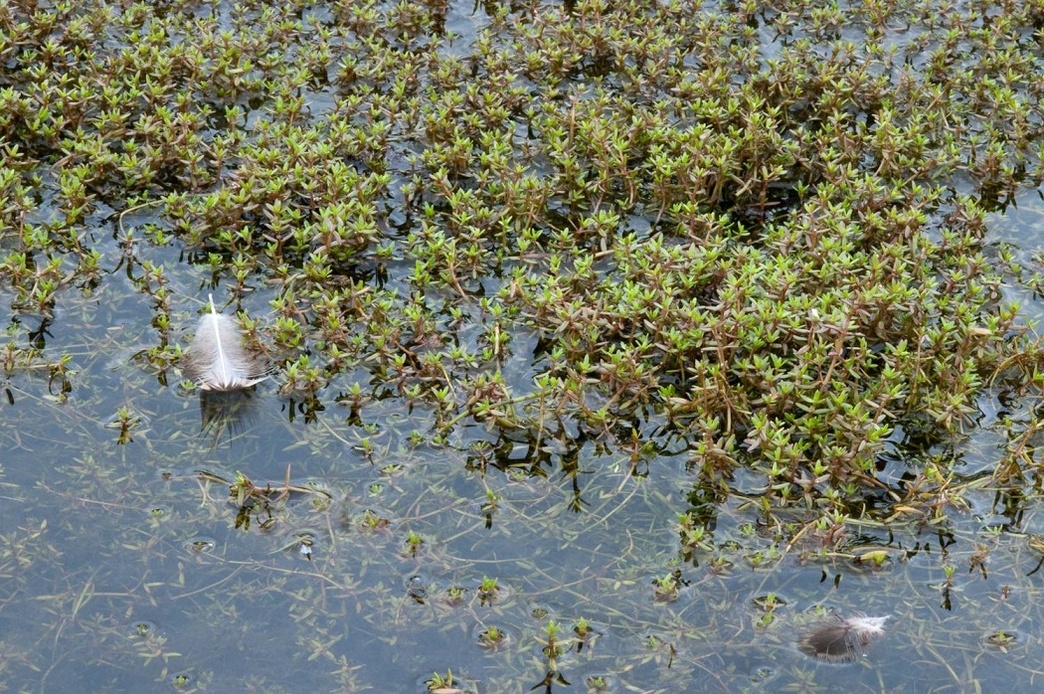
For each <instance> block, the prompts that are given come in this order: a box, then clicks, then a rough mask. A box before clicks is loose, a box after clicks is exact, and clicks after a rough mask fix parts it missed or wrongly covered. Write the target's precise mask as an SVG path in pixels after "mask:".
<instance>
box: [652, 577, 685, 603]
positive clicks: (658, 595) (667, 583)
mask: <svg viewBox="0 0 1044 694" xmlns="http://www.w3.org/2000/svg"><path fill="white" fill-rule="evenodd" d="M682 585H683V581H682V577H681V570H680V569H675V570H674V571H672V572H671V573H669V574H666V575H665V576H661V577H660V578H655V579H653V597H654V599H655V600H656V602H673V601H674V600H677V599H678V593H679V592H680V591H681V588H682Z"/></svg>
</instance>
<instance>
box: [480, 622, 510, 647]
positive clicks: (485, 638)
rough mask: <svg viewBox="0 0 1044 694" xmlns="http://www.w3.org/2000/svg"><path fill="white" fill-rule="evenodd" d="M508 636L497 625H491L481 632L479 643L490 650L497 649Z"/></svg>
mask: <svg viewBox="0 0 1044 694" xmlns="http://www.w3.org/2000/svg"><path fill="white" fill-rule="evenodd" d="M506 638H507V637H506V636H505V634H504V632H503V631H502V630H501V629H499V628H497V627H495V626H490V627H487V628H486V629H483V630H482V632H481V633H479V644H480V645H482V646H483V647H485V648H487V649H489V650H493V651H495V650H497V649H498V648H500V646H502V645H503V643H504V640H505V639H506Z"/></svg>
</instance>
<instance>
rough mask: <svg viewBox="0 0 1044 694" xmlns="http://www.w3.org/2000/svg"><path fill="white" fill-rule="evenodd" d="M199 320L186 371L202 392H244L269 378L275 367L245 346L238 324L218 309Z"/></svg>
mask: <svg viewBox="0 0 1044 694" xmlns="http://www.w3.org/2000/svg"><path fill="white" fill-rule="evenodd" d="M209 298H210V312H209V313H206V314H204V315H203V317H202V318H200V319H199V327H198V328H196V336H195V337H194V338H193V339H192V344H191V345H190V346H189V348H188V352H187V353H186V354H185V359H184V362H183V367H184V369H185V375H186V376H188V377H189V378H190V379H191V380H192V381H193V382H194V383H195V384H196V385H197V386H198V387H199V388H200V389H202V390H214V391H230V390H242V389H243V388H249V387H250V386H252V385H254V384H255V383H259V382H261V381H263V380H265V379H266V378H268V375H269V373H270V372H271V370H272V369H271V366H270V365H269V363H268V360H267V359H265V357H264V355H261V354H258V353H257V352H253V351H251V350H249V349H247V348H245V347H243V344H242V335H241V333H240V330H239V326H238V325H237V324H236V322H235V321H234V320H233V319H232V318H230V317H228V316H226V315H224V314H221V313H218V312H217V309H216V308H214V297H212V296H211V297H209Z"/></svg>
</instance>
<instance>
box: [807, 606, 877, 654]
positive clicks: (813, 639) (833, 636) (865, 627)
mask: <svg viewBox="0 0 1044 694" xmlns="http://www.w3.org/2000/svg"><path fill="white" fill-rule="evenodd" d="M887 619H888V617H865V616H862V615H857V616H854V617H848V618H847V619H842V618H841V617H840V616H835V617H834V618H833V619H827V620H824V621H821V622H819V623H818V624H816V625H814V626H813V627H812V628H811V629H809V630H808V632H806V633H805V635H804V636H802V637H801V640H800V641H798V648H800V649H801V652H802V653H804V654H805V655H810V656H813V657H815V658H820V659H821V660H827V661H830V662H832V663H848V662H851V661H853V660H856V659H857V658H859V657H860V656H861V655H862V654H863V651H864V650H865V649H866V648H867V646H869V645H870V640H871V639H872V638H873V637H875V636H880V635H882V634H884V623H885V620H887Z"/></svg>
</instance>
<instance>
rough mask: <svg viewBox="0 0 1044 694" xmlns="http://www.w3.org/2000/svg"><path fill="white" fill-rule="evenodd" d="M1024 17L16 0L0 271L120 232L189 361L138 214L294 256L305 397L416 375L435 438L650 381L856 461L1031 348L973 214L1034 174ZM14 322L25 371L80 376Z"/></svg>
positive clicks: (632, 406)
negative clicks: (139, 249) (525, 371)
mask: <svg viewBox="0 0 1044 694" xmlns="http://www.w3.org/2000/svg"><path fill="white" fill-rule="evenodd" d="M472 9H474V14H473V15H469V14H468V13H469V12H471V11H472ZM455 27H457V28H458V29H459V28H463V29H464V30H466V31H467V32H468V35H467V36H466V37H462V36H461V35H460V31H457V32H456V33H455V31H454V29H455ZM476 27H477V28H476ZM1042 27H1044V3H1041V2H1040V1H1039V0H1037V1H1035V2H1007V3H979V2H946V3H941V4H940V3H938V2H934V1H933V2H928V1H926V0H922V1H916V0H906V1H899V2H877V1H874V2H864V3H853V4H852V5H851V6H848V5H847V4H841V5H827V6H824V7H820V6H818V4H809V3H804V2H789V3H757V2H739V3H722V4H720V5H719V4H716V3H702V4H701V3H686V2H664V3H659V4H655V5H649V4H648V3H639V2H633V1H630V2H628V1H625V2H616V3H608V2H604V0H578V1H575V2H572V1H569V2H565V3H563V4H558V3H536V2H519V3H510V4H508V3H504V4H498V3H486V4H484V5H481V6H478V7H476V8H471V7H470V6H467V7H465V6H458V5H450V4H448V3H445V2H442V1H441V0H431V1H422V0H415V1H410V0H403V1H401V2H375V1H366V0H359V1H358V2H335V3H320V4H317V3H312V2H301V1H300V0H288V1H286V2H280V3H271V4H268V3H260V2H235V3H233V2H229V3H203V2H195V1H191V2H190V1H177V0H175V1H173V2H165V3H161V4H157V5H153V4H147V3H138V4H130V3H123V4H110V3H104V2H99V3H79V2H54V3H45V2H31V3H15V2H9V1H5V2H0V138H2V143H3V145H2V146H3V161H4V165H3V168H2V169H0V200H2V202H0V215H2V217H0V222H2V225H3V226H2V232H0V253H2V259H0V279H2V282H3V284H4V285H5V289H4V290H3V297H4V301H5V302H7V303H8V304H9V305H10V308H11V310H12V311H13V314H14V316H16V317H18V316H26V317H28V316H44V317H47V316H51V315H52V314H53V313H54V312H56V311H57V310H59V309H60V307H61V305H62V302H63V297H65V296H68V295H69V294H70V293H77V292H79V293H89V292H91V291H93V290H94V289H95V288H96V287H97V286H98V284H99V283H101V282H104V281H106V280H105V274H104V271H103V270H105V269H103V268H100V267H99V264H98V258H99V254H98V252H97V251H96V250H95V248H94V246H95V244H97V243H100V242H101V240H102V239H103V237H105V236H106V235H111V234H112V233H116V234H117V235H118V238H119V240H120V242H121V243H123V244H125V247H126V249H127V262H128V263H130V264H131V265H134V266H135V271H134V274H135V276H136V277H138V278H139V279H138V282H139V287H140V290H141V291H143V292H146V293H148V294H149V295H151V296H152V297H153V299H154V301H153V307H154V311H155V316H154V321H153V322H154V325H155V327H156V331H157V334H156V344H155V346H154V348H153V349H152V350H151V360H152V364H153V365H154V368H155V369H156V371H157V373H164V374H168V378H174V379H177V378H178V376H177V375H176V372H175V371H174V370H173V369H174V367H175V365H176V363H177V358H178V354H179V347H178V345H179V344H184V339H183V337H184V333H182V332H179V331H178V330H176V329H175V327H176V326H182V325H186V324H188V325H190V324H191V322H192V319H191V317H190V316H188V315H186V312H184V311H181V312H179V311H175V309H174V308H173V306H174V302H172V300H171V296H170V292H169V289H168V288H167V287H166V286H165V285H166V280H165V277H164V268H162V267H155V266H153V265H152V264H150V263H149V262H148V261H147V260H142V259H140V258H139V257H138V256H137V255H136V254H135V248H136V246H137V244H139V243H142V242H147V243H152V244H170V243H178V244H182V245H183V246H184V248H185V249H186V250H187V252H188V256H187V257H188V259H189V260H190V261H191V262H195V263H198V264H200V265H202V266H205V267H208V268H209V270H210V271H211V272H212V276H213V278H214V279H215V280H220V282H221V283H222V284H223V285H225V286H228V287H231V290H232V292H233V295H235V294H236V293H241V294H242V293H248V292H251V291H255V290H259V289H266V290H273V289H274V290H275V297H276V298H275V299H274V300H273V302H272V309H273V310H272V313H271V315H270V316H254V317H253V318H254V320H255V323H254V324H252V325H250V326H248V327H249V328H250V332H251V334H252V335H253V336H254V337H255V338H256V340H257V341H258V342H259V343H260V344H264V345H267V348H268V349H269V350H270V352H271V356H272V357H273V358H274V359H275V360H276V362H277V364H278V381H279V383H280V388H281V390H282V392H283V393H285V394H289V395H293V396H294V397H297V398H300V399H303V400H305V401H308V402H310V403H312V405H313V406H316V407H321V406H322V405H323V403H329V402H332V401H334V400H338V401H340V402H345V403H348V404H351V406H352V407H353V408H356V409H358V408H365V407H367V402H369V401H371V400H372V399H373V398H378V397H385V396H387V395H397V396H400V397H402V398H405V399H408V400H409V401H410V402H412V403H416V404H418V405H422V406H425V407H428V408H431V410H432V411H433V412H434V413H435V416H436V421H437V422H438V427H437V428H436V430H435V431H434V433H432V432H424V434H425V435H426V436H431V435H433V436H435V437H436V440H437V439H439V438H440V437H443V436H445V435H446V434H447V433H448V432H449V431H451V430H452V429H453V426H454V425H455V424H456V423H458V422H460V421H462V420H464V419H466V418H470V417H474V418H478V419H479V420H480V421H484V422H488V423H489V425H490V426H496V427H507V428H526V427H531V428H534V429H539V428H541V427H544V426H547V423H548V422H549V421H551V420H553V419H556V418H568V419H572V420H574V421H577V422H580V425H581V426H583V427H586V428H588V429H589V430H590V431H591V432H593V433H601V432H606V433H608V434H610V435H611V436H615V437H618V439H619V440H620V441H621V442H630V441H631V437H632V431H633V429H634V427H635V422H636V421H639V420H640V419H641V418H642V417H644V416H647V415H649V414H664V415H667V416H668V417H669V418H670V419H671V421H673V422H674V423H675V425H676V426H677V427H679V429H680V430H682V431H684V432H687V433H686V436H687V437H688V439H689V441H690V442H691V444H690V445H691V448H692V452H693V456H694V460H696V461H697V462H699V463H701V464H704V465H707V466H711V467H713V468H719V469H720V468H726V467H729V466H733V465H736V464H750V465H755V466H757V467H759V468H764V469H765V470H766V471H767V472H769V474H770V475H771V476H772V477H776V478H782V479H783V480H791V481H793V480H798V479H809V475H811V478H812V479H817V478H818V479H827V478H829V479H832V480H834V481H835V482H837V481H842V482H847V483H850V482H859V481H864V482H866V481H869V480H871V479H872V477H873V475H874V473H875V458H876V456H877V455H878V454H879V453H880V451H881V449H882V442H883V441H884V439H885V437H887V436H888V434H889V432H891V431H892V430H893V429H894V428H895V427H896V426H920V427H925V428H927V429H928V430H930V431H935V432H937V433H939V434H945V433H946V432H949V431H955V430H956V429H957V428H958V427H960V425H961V423H962V421H964V420H965V419H966V418H967V417H969V416H971V415H972V414H973V413H974V412H975V400H976V397H977V396H978V395H979V394H980V392H981V391H982V389H983V388H984V386H985V384H986V383H987V382H988V381H989V380H990V379H992V378H994V377H995V376H997V375H998V374H997V370H998V367H999V366H1001V365H1004V366H1006V367H1014V366H1017V367H1019V368H1018V369H1017V370H1012V369H1010V368H1009V369H1007V370H1006V371H1004V372H1003V373H1002V374H1000V375H1002V376H1006V377H1007V378H1009V379H1010V380H1012V381H1013V382H1016V383H1022V384H1023V385H1025V384H1029V383H1030V382H1034V383H1037V382H1039V381H1040V378H1041V377H1040V376H1039V374H1038V373H1037V372H1036V371H1035V368H1034V364H1035V359H1034V354H1035V352H1034V345H1033V344H1032V343H1031V342H1030V341H1029V339H1028V338H1026V337H1022V338H1020V337H1019V336H1021V335H1024V333H1023V332H1022V330H1021V329H1020V328H1019V327H1018V326H1017V325H1016V322H1015V310H1014V308H1013V307H1011V306H1008V305H1005V304H1004V303H1003V302H1002V301H1001V300H1000V292H999V285H1000V282H1001V279H1002V275H1001V272H1002V270H1003V267H1002V265H1003V263H1002V262H1001V261H1003V258H998V257H996V254H994V256H992V257H987V256H986V255H984V252H983V235H984V232H985V229H984V225H983V215H984V210H985V209H988V208H989V207H991V206H993V205H995V204H997V203H998V201H1003V200H1004V199H1006V198H1007V197H1008V196H1010V195H1011V194H1012V193H1013V191H1014V190H1016V189H1017V188H1018V187H1019V186H1023V185H1032V184H1035V183H1039V181H1040V180H1041V178H1042V170H1041V157H1040V153H1041V147H1042V140H1041V137H1040V135H1041V128H1042V126H1044V118H1042V110H1044V106H1042V101H1041V92H1042V88H1044V87H1042V85H1044V83H1042V81H1041V80H1040V78H1039V76H1040V74H1041V69H1042V66H1044V59H1042V42H1044V34H1042ZM147 204H151V205H152V207H151V208H150V207H142V208H140V209H152V210H155V212H156V213H157V221H156V223H154V224H150V225H148V226H136V225H123V224H118V214H119V213H120V212H122V211H124V210H126V209H129V208H132V207H135V206H138V205H147ZM99 210H101V211H103V212H105V211H108V216H107V217H106V223H107V224H108V225H109V226H107V227H106V228H98V226H97V225H96V220H97V219H98V213H99ZM88 220H93V221H88ZM17 325H18V323H17V321H16V322H15V323H13V324H12V327H10V328H9V330H8V332H9V340H8V345H7V347H6V348H5V350H6V351H5V354H4V359H3V363H4V368H5V370H6V372H7V373H8V375H10V374H12V373H14V372H16V371H17V370H19V369H22V368H32V367H35V366H41V365H42V366H44V367H46V368H49V369H50V370H51V372H52V374H61V373H62V372H63V371H64V365H63V363H62V362H61V361H60V360H55V359H53V358H52V359H51V360H50V361H49V362H47V363H42V357H40V355H38V354H36V353H34V351H33V345H32V343H31V341H30V340H29V339H27V335H25V334H19V330H18V328H17ZM521 336H526V338H527V339H526V340H524V341H523V340H522V339H521ZM530 337H532V338H535V342H534V341H533V340H532V339H529V338H530ZM533 345H535V351H534V349H533ZM521 350H528V351H521ZM513 358H516V359H518V358H521V359H522V360H523V361H530V360H535V362H536V365H537V368H536V370H537V371H538V372H539V373H540V374H541V375H540V376H539V377H538V378H537V379H535V380H531V379H513V377H512V374H511V373H510V363H511V360H512V359H513ZM516 363H517V362H516ZM68 378H69V379H70V382H71V384H72V387H75V374H71V375H69V376H68ZM784 493H785V487H784Z"/></svg>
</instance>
